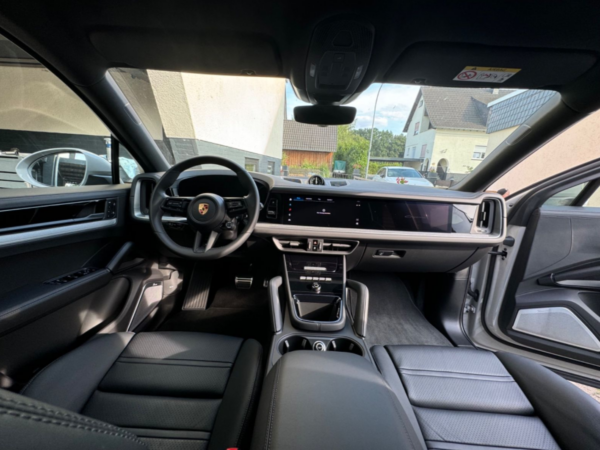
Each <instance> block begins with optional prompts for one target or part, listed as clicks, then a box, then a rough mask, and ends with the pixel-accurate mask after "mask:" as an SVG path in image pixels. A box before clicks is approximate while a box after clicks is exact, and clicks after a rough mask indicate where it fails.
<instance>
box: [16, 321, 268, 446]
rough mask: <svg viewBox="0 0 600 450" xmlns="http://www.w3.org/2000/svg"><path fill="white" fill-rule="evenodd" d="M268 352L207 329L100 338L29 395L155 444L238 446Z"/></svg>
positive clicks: (46, 374) (50, 371)
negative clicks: (262, 358) (265, 354)
mask: <svg viewBox="0 0 600 450" xmlns="http://www.w3.org/2000/svg"><path fill="white" fill-rule="evenodd" d="M261 352H262V350H261V347H260V345H259V344H258V343H257V342H256V341H252V340H247V341H243V340H242V339H239V338H234V337H228V336H220V335H211V334H203V333H191V332H153V333H139V334H136V335H133V334H132V333H118V334H113V335H105V336H99V337H98V338H96V339H94V340H92V341H90V342H89V343H87V344H85V345H83V346H82V347H80V348H78V349H77V350H75V351H74V352H71V353H70V354H68V355H66V356H64V357H63V358H61V359H60V360H58V361H56V362H55V363H53V364H52V365H50V366H49V367H48V368H46V369H45V370H44V371H43V372H42V373H41V374H40V375H39V376H37V377H36V378H35V379H34V380H33V381H32V382H31V383H30V384H29V385H28V386H27V387H26V388H25V389H24V391H23V392H22V393H23V394H24V395H26V396H29V397H32V398H35V399H37V400H41V401H45V402H47V403H51V404H54V405H57V406H60V407H63V408H67V409H70V410H72V411H75V412H78V413H81V414H84V415H86V416H89V417H93V418H95V419H98V420H102V421H105V422H108V423H111V424H113V425H117V426H119V427H121V428H124V429H126V430H127V431H129V432H131V433H133V434H135V435H137V436H139V437H140V438H141V440H142V441H145V442H146V444H147V445H148V446H149V447H150V448H157V449H160V448H177V449H181V450H187V449H205V448H209V449H210V448H217V449H224V448H236V447H240V446H242V444H243V443H244V442H245V440H247V439H248V436H247V435H246V430H247V428H248V426H249V425H250V421H251V420H250V419H251V416H252V411H253V408H254V400H255V398H256V395H257V390H258V385H259V379H260V377H259V371H260V367H261V362H260V360H261ZM174 446H175V447H174Z"/></svg>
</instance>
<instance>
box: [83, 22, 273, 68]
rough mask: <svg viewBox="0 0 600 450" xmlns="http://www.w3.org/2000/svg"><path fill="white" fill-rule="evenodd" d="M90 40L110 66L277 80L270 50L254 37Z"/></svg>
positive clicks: (102, 35)
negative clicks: (253, 76) (274, 78)
mask: <svg viewBox="0 0 600 450" xmlns="http://www.w3.org/2000/svg"><path fill="white" fill-rule="evenodd" d="M90 40H91V42H92V44H93V45H94V47H95V48H96V50H98V52H100V53H101V54H102V56H104V57H105V58H106V59H107V60H109V61H110V62H111V63H112V64H113V65H114V66H126V67H135V68H143V69H157V70H170V71H178V72H197V73H206V74H219V75H257V76H263V77H269V76H272V77H276V76H281V61H280V59H279V57H278V54H279V53H278V51H277V49H276V47H275V44H274V43H273V42H272V41H271V40H270V39H268V38H266V37H264V36H257V35H253V34H243V33H242V34H237V33H236V34H231V35H228V34H221V33H218V34H206V33H204V34H202V33H193V34H191V33H182V32H180V31H169V32H165V31H163V32H161V33H156V32H155V31H153V32H147V31H140V30H114V29H113V30H110V31H95V32H93V33H91V34H90Z"/></svg>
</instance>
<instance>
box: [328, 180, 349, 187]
mask: <svg viewBox="0 0 600 450" xmlns="http://www.w3.org/2000/svg"><path fill="white" fill-rule="evenodd" d="M330 184H331V185H332V186H336V187H340V186H348V183H346V182H345V181H331V182H330Z"/></svg>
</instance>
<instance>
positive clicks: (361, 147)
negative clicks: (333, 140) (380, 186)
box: [334, 125, 369, 176]
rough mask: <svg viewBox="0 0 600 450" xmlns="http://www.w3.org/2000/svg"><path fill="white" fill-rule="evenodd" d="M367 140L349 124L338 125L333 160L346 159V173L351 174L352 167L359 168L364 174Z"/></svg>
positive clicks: (367, 150) (367, 148) (367, 147)
mask: <svg viewBox="0 0 600 450" xmlns="http://www.w3.org/2000/svg"><path fill="white" fill-rule="evenodd" d="M368 152H369V141H368V140H367V139H365V138H364V137H363V136H361V135H359V134H358V133H357V132H356V130H353V129H352V126H351V125H342V126H339V127H338V135H337V151H336V152H335V154H334V160H336V161H346V173H348V174H352V173H353V172H354V169H360V171H361V174H362V175H363V176H364V174H365V169H366V167H367V154H368Z"/></svg>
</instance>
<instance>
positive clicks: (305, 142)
mask: <svg viewBox="0 0 600 450" xmlns="http://www.w3.org/2000/svg"><path fill="white" fill-rule="evenodd" d="M336 149H337V127H317V126H314V125H308V124H304V123H299V122H295V121H293V120H285V121H284V124H283V161H284V164H285V165H287V166H289V167H296V168H299V167H301V166H302V165H305V166H306V165H310V166H311V167H314V168H318V167H321V166H327V168H328V169H331V168H332V166H333V154H334V153H335V151H336Z"/></svg>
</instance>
